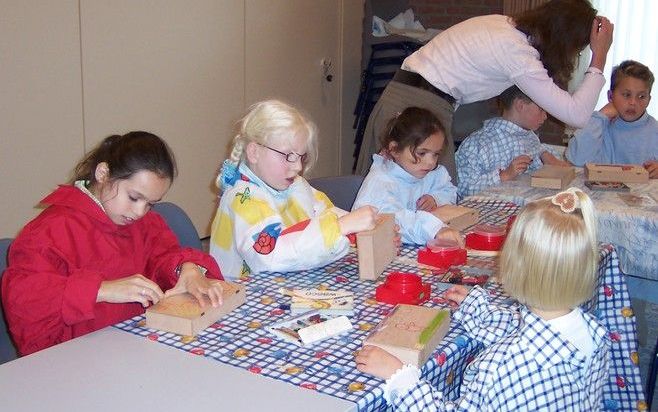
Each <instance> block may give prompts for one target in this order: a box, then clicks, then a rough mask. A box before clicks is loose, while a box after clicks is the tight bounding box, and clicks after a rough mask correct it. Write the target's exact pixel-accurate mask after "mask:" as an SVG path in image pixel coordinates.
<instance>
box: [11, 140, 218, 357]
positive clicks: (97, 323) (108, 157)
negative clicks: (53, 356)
mask: <svg viewBox="0 0 658 412" xmlns="http://www.w3.org/2000/svg"><path fill="white" fill-rule="evenodd" d="M175 175H176V166H175V161H174V157H173V154H172V153H171V151H170V149H169V147H168V146H167V144H166V143H165V142H164V141H163V140H162V139H160V138H159V137H158V136H156V135H153V134H151V133H147V132H130V133H127V134H125V135H123V136H120V135H113V136H109V137H107V138H106V139H104V140H103V141H102V142H101V143H100V145H99V146H98V147H97V148H96V149H95V150H93V151H92V152H91V153H89V154H88V155H87V157H86V158H85V159H84V160H83V161H82V162H81V163H80V164H78V166H77V167H76V169H75V176H76V177H75V179H74V182H73V183H72V184H69V185H62V186H60V187H59V188H57V189H56V190H55V191H54V192H52V193H51V194H50V195H48V196H47V197H46V198H45V199H43V200H42V201H41V204H43V205H47V207H46V209H45V210H44V211H43V212H41V214H40V215H39V216H37V217H36V218H35V219H34V220H32V221H31V222H30V223H28V224H27V225H26V226H25V227H24V228H23V230H22V231H21V232H20V233H19V235H18V237H17V238H16V239H15V240H14V241H13V242H12V244H11V248H10V250H9V259H8V261H9V266H8V267H7V270H6V271H5V272H4V276H3V277H2V302H3V304H4V311H5V315H6V317H7V321H8V324H9V330H10V332H11V334H12V337H13V338H14V342H15V343H16V346H17V348H18V351H19V353H20V354H22V355H26V354H29V353H32V352H36V351H38V350H41V349H44V348H47V347H49V346H52V345H55V344H57V343H61V342H64V341H67V340H70V339H72V338H75V337H78V336H81V335H84V334H87V333H89V332H92V331H95V330H98V329H101V328H104V327H106V326H109V325H112V324H115V323H117V322H121V321H124V320H126V319H129V318H131V317H133V316H135V315H138V314H140V313H143V312H144V307H146V306H148V305H150V304H152V303H157V302H158V301H159V300H160V299H162V297H163V296H166V295H170V294H176V293H183V292H190V293H192V294H193V295H194V296H196V297H197V299H200V300H201V299H203V295H207V296H208V297H209V298H210V301H211V303H212V304H213V306H217V305H219V304H220V303H221V296H222V295H221V292H222V291H221V286H219V285H212V284H211V283H210V282H209V281H208V279H207V278H206V276H207V277H211V278H217V279H221V278H222V276H221V273H220V270H219V267H217V264H216V263H215V261H214V260H213V259H212V258H211V257H210V256H209V255H207V254H205V253H203V252H201V251H199V250H196V249H192V248H182V247H181V246H180V245H179V243H178V240H177V238H176V235H175V234H174V233H173V232H172V231H171V230H170V229H169V227H168V226H167V224H166V223H165V221H164V219H163V218H162V217H160V215H158V214H157V213H155V212H152V211H151V206H152V205H153V204H154V203H156V202H158V201H160V199H162V197H163V196H164V195H165V193H167V191H168V190H169V187H170V186H171V183H172V181H173V179H174V176H175ZM204 272H205V275H204ZM167 289H169V290H168V291H167V292H166V293H163V290H167Z"/></svg>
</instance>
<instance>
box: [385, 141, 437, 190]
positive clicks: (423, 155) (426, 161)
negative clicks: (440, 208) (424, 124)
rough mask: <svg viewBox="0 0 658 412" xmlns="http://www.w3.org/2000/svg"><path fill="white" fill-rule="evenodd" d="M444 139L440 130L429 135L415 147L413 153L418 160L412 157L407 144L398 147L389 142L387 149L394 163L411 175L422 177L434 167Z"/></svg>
mask: <svg viewBox="0 0 658 412" xmlns="http://www.w3.org/2000/svg"><path fill="white" fill-rule="evenodd" d="M444 141H445V136H443V133H441V132H437V133H434V134H432V135H430V136H429V137H428V138H427V139H425V141H423V143H421V144H419V145H418V147H416V150H415V155H416V158H417V159H418V160H416V159H415V158H414V153H411V147H409V146H407V147H404V148H401V149H398V147H397V143H396V142H391V143H390V144H389V146H388V150H389V153H390V154H391V157H393V160H395V163H397V164H398V165H400V167H402V168H403V169H404V170H406V171H407V173H409V174H410V175H412V176H413V177H416V178H418V179H422V178H424V177H425V176H427V174H428V173H429V172H431V171H432V170H434V169H435V168H436V165H437V164H438V162H439V155H440V154H441V149H442V148H443V143H444Z"/></svg>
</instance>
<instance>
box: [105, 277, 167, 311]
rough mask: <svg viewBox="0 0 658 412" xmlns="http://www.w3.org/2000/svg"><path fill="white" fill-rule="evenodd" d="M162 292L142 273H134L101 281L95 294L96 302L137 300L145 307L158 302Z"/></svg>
mask: <svg viewBox="0 0 658 412" xmlns="http://www.w3.org/2000/svg"><path fill="white" fill-rule="evenodd" d="M163 296H164V294H163V293H162V289H160V286H158V285H157V283H155V282H153V281H152V280H150V279H147V278H146V277H144V276H143V275H140V274H136V275H132V276H128V277H125V278H121V279H116V280H106V281H103V282H101V286H100V288H99V289H98V293H97V294H96V302H109V303H127V302H139V303H141V304H142V306H143V307H147V306H148V305H149V304H150V303H149V302H152V303H153V304H156V303H158V301H160V299H162V297H163Z"/></svg>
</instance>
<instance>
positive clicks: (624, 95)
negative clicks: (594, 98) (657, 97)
mask: <svg viewBox="0 0 658 412" xmlns="http://www.w3.org/2000/svg"><path fill="white" fill-rule="evenodd" d="M608 100H610V101H611V102H612V104H613V105H614V106H615V109H617V112H618V113H619V117H621V118H622V119H623V120H624V121H627V122H634V121H636V120H637V119H639V118H640V117H641V116H642V115H643V114H644V112H645V111H646V110H647V106H648V105H649V102H650V101H651V90H649V88H648V87H647V84H646V82H645V81H644V80H640V79H636V78H635V77H630V76H626V77H624V78H622V79H621V80H620V81H619V83H617V86H616V87H615V90H612V91H609V92H608Z"/></svg>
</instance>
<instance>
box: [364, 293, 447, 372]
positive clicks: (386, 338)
mask: <svg viewBox="0 0 658 412" xmlns="http://www.w3.org/2000/svg"><path fill="white" fill-rule="evenodd" d="M449 328H450V310H448V309H437V308H427V307H424V306H414V305H397V306H396V307H395V309H394V310H393V311H392V312H391V313H390V314H389V315H387V316H386V317H385V318H384V319H383V320H382V321H381V322H380V323H379V325H377V327H376V328H375V329H374V330H373V331H372V332H371V333H370V334H369V335H368V337H367V338H366V339H365V341H364V342H363V344H364V345H374V346H379V347H380V348H382V349H384V350H385V351H387V352H390V353H391V354H393V355H395V357H397V358H398V359H400V360H401V361H402V363H403V364H412V365H416V366H417V367H419V368H420V367H422V366H423V364H424V363H425V362H426V361H427V359H429V357H430V355H432V352H434V350H435V349H436V347H437V346H438V345H439V343H440V342H441V340H442V339H443V338H444V337H445V335H446V333H448V329H449Z"/></svg>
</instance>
